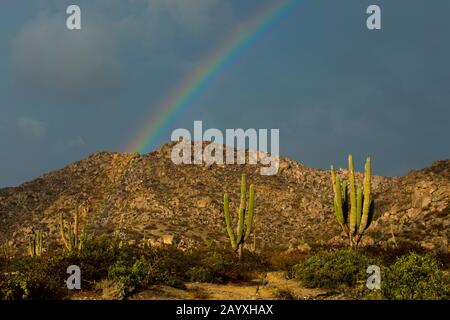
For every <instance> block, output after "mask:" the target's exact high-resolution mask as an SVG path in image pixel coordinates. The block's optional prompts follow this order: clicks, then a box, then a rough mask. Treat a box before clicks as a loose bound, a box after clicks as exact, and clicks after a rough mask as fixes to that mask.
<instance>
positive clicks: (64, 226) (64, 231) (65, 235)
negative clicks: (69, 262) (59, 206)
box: [60, 207, 87, 252]
mask: <svg viewBox="0 0 450 320" xmlns="http://www.w3.org/2000/svg"><path fill="white" fill-rule="evenodd" d="M80 210H81V211H83V212H85V213H86V212H87V209H86V208H85V207H80V208H79V209H78V210H77V211H75V215H74V218H73V225H72V223H71V222H69V221H67V222H66V220H65V219H64V216H63V214H62V213H61V215H60V234H61V239H62V241H63V244H64V247H65V248H66V250H67V251H68V252H73V251H81V250H82V249H83V246H84V244H85V243H86V240H87V233H86V228H85V227H84V228H83V231H82V233H81V237H79V220H78V217H79V211H80Z"/></svg>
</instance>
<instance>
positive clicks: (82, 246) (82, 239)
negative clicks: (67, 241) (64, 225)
mask: <svg viewBox="0 0 450 320" xmlns="http://www.w3.org/2000/svg"><path fill="white" fill-rule="evenodd" d="M86 242H87V231H86V227H84V228H83V233H82V235H81V239H80V243H79V245H78V250H79V251H81V250H83V248H84V246H85V244H86Z"/></svg>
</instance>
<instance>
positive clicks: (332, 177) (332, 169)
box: [330, 165, 336, 194]
mask: <svg viewBox="0 0 450 320" xmlns="http://www.w3.org/2000/svg"><path fill="white" fill-rule="evenodd" d="M330 172H331V184H332V186H333V192H334V194H336V172H335V171H334V166H333V165H332V166H331V169H330Z"/></svg>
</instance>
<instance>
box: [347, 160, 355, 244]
mask: <svg viewBox="0 0 450 320" xmlns="http://www.w3.org/2000/svg"><path fill="white" fill-rule="evenodd" d="M348 171H349V172H348V174H349V182H350V183H349V185H350V186H349V187H350V219H349V228H350V235H351V236H352V235H354V234H355V231H356V187H355V170H354V168H353V157H352V155H349V156H348Z"/></svg>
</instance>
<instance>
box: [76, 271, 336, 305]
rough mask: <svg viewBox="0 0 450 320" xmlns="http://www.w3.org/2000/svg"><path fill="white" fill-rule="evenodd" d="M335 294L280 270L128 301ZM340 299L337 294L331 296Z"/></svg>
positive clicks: (161, 289) (82, 295) (153, 291)
mask: <svg viewBox="0 0 450 320" xmlns="http://www.w3.org/2000/svg"><path fill="white" fill-rule="evenodd" d="M334 294H335V293H334V292H330V291H329V290H323V289H308V288H304V287H301V286H300V285H299V283H298V281H295V280H291V279H286V277H285V275H284V273H283V272H269V273H264V274H261V275H260V276H259V278H258V279H255V280H253V281H251V282H247V283H230V284H212V283H187V284H186V289H184V290H182V289H176V288H172V287H168V286H161V285H155V286H151V287H149V288H147V289H145V290H141V291H139V292H137V293H135V294H133V295H132V296H131V297H129V299H131V300H258V299H263V300H271V299H298V300H310V299H323V298H329V297H330V296H333V295H334ZM334 298H339V297H334ZM72 299H76V300H79V299H80V300H92V299H94V300H95V299H102V294H101V292H79V293H77V294H75V295H74V296H72Z"/></svg>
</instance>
